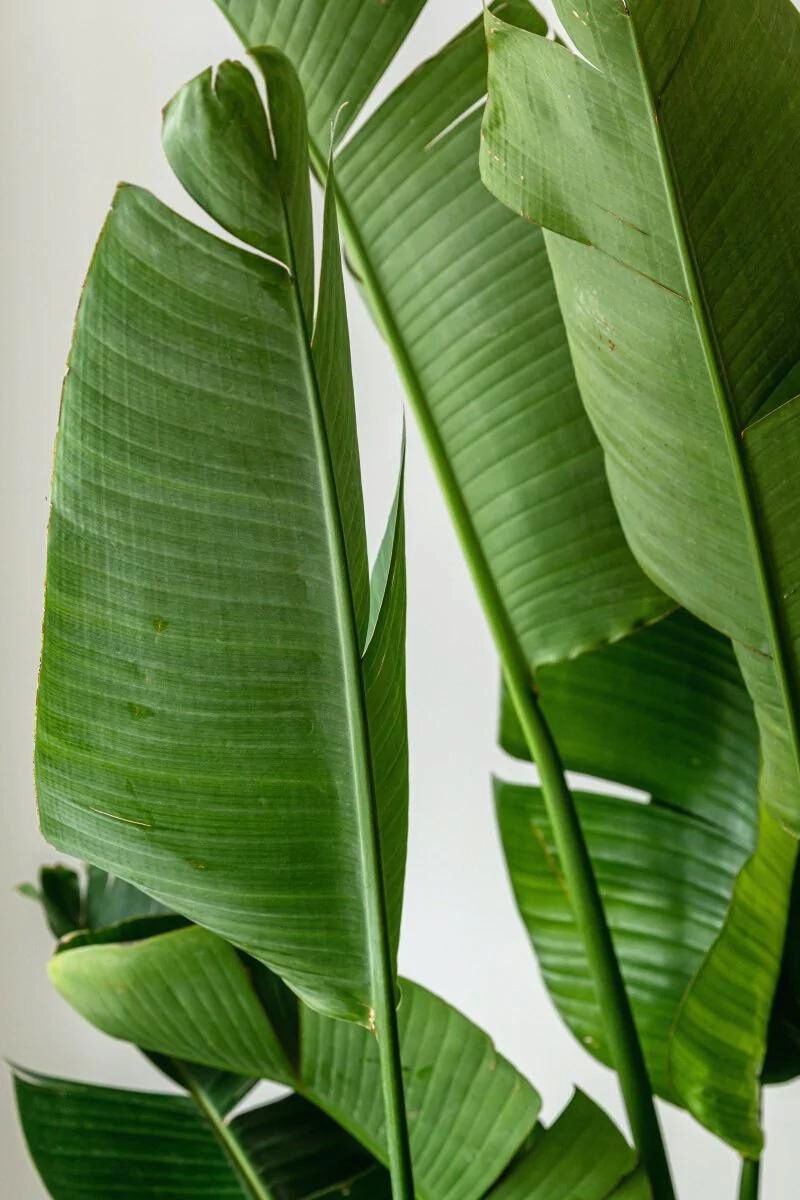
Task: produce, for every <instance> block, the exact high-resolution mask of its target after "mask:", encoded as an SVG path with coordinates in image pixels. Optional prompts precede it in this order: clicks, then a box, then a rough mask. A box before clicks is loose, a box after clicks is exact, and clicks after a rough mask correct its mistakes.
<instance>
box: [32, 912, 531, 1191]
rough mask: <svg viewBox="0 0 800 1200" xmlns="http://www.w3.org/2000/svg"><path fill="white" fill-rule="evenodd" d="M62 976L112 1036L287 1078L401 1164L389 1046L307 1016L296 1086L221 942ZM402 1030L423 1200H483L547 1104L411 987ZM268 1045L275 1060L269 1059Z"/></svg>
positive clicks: (347, 1026)
mask: <svg viewBox="0 0 800 1200" xmlns="http://www.w3.org/2000/svg"><path fill="white" fill-rule="evenodd" d="M198 963H199V964H200V967H199V968H198ZM209 963H211V964H213V968H209V966H208V964H209ZM51 977H52V978H53V982H54V983H55V985H56V987H57V988H58V989H59V991H60V992H61V994H62V995H63V996H64V997H65V998H66V999H67V1000H68V1001H69V1002H70V1004H72V1005H73V1007H75V1008H76V1009H77V1011H78V1012H80V1013H81V1015H82V1016H84V1017H86V1018H87V1020H89V1021H91V1022H92V1023H93V1024H95V1025H97V1026H99V1028H101V1029H103V1030H104V1031H105V1032H106V1033H110V1034H111V1035H112V1036H115V1037H120V1038H124V1039H126V1040H128V1041H133V1042H137V1043H138V1044H140V1045H143V1046H144V1047H145V1048H148V1049H157V1050H160V1051H162V1052H164V1053H167V1054H169V1055H171V1056H173V1057H178V1058H180V1057H182V1058H188V1059H190V1060H192V1061H193V1062H196V1063H201V1064H206V1065H207V1066H214V1067H218V1066H226V1067H233V1068H235V1069H237V1070H247V1071H257V1072H258V1073H260V1074H265V1075H267V1076H268V1077H269V1078H278V1079H283V1080H285V1081H287V1082H289V1083H290V1084H291V1086H293V1087H294V1088H295V1089H296V1091H298V1092H299V1093H301V1094H302V1095H303V1096H304V1097H305V1098H306V1099H308V1100H310V1101H312V1102H313V1103H314V1104H315V1105H317V1106H318V1107H319V1108H321V1109H323V1110H324V1111H325V1112H326V1113H327V1114H328V1115H329V1116H330V1117H332V1118H333V1119H334V1120H336V1121H337V1122H338V1123H339V1124H340V1125H341V1126H342V1127H343V1128H345V1129H346V1130H347V1131H348V1132H349V1133H350V1134H351V1135H353V1136H354V1137H355V1138H356V1139H357V1140H358V1141H359V1142H360V1143H361V1144H362V1145H363V1146H365V1147H366V1149H367V1150H368V1151H369V1152H370V1153H371V1154H373V1155H374V1156H375V1157H376V1158H377V1159H379V1160H380V1161H381V1162H384V1163H385V1162H386V1161H387V1157H388V1154H387V1133H386V1124H385V1117H384V1113H383V1107H382V1104H381V1099H380V1094H381V1093H380V1089H381V1074H380V1061H379V1057H380V1056H379V1047H378V1044H377V1041H376V1039H375V1037H374V1036H373V1035H372V1034H370V1033H368V1032H367V1031H366V1030H364V1029H362V1028H360V1027H359V1026H358V1025H354V1024H352V1023H349V1022H342V1021H335V1020H330V1019H328V1018H326V1017H322V1016H320V1015H319V1014H317V1013H315V1012H313V1010H311V1009H309V1008H306V1007H304V1006H301V1007H300V1052H299V1067H298V1069H297V1071H296V1072H295V1071H292V1072H291V1075H289V1074H287V1067H286V1063H285V1061H284V1062H283V1063H281V1062H279V1061H278V1057H277V1054H275V1052H274V1050H270V1049H269V1041H270V1039H269V1036H268V1035H267V1033H266V1032H265V1025H268V1024H270V1025H271V1027H272V1029H273V1030H277V1032H276V1033H275V1034H274V1041H277V1038H278V1037H280V1038H281V1040H283V1039H284V1037H285V1033H284V1030H283V1029H282V1028H280V1024H281V1018H280V1017H276V1016H275V1013H274V1009H273V1011H272V1012H270V1013H266V1014H262V1015H261V1018H260V1020H259V1019H258V1018H257V1017H256V1016H255V1015H254V1013H253V1007H252V1006H253V990H252V986H253V985H252V982H251V979H250V978H248V973H247V972H246V971H245V970H244V969H243V967H242V965H241V964H240V963H239V962H238V960H237V959H236V956H235V955H234V954H233V951H231V950H230V948H229V947H227V946H225V945H224V944H223V943H222V942H220V941H219V939H218V938H216V937H214V935H213V934H210V933H208V932H206V931H205V930H201V929H190V930H181V931H178V932H176V933H171V934H165V935H162V936H157V937H153V938H150V939H147V940H145V941H142V942H139V943H136V944H133V945H123V946H119V947H113V946H108V945H96V946H85V947H83V948H81V949H78V950H70V949H68V948H67V949H66V950H65V952H63V953H62V954H59V955H58V956H57V957H56V958H55V959H53V961H52V964H51ZM262 995H263V993H262ZM129 998H135V1002H134V1000H132V999H129ZM399 1021H400V1041H401V1055H402V1063H403V1074H404V1080H405V1092H406V1104H407V1108H408V1114H409V1126H410V1135H411V1148H412V1154H413V1163H414V1177H415V1184H416V1194H417V1195H418V1196H419V1197H421V1198H422V1200H477V1198H478V1197H480V1196H482V1195H483V1193H484V1191H485V1190H486V1188H488V1187H489V1186H490V1185H491V1184H492V1183H493V1182H494V1181H495V1180H496V1179H497V1178H498V1176H499V1175H500V1174H501V1172H502V1171H503V1170H504V1169H505V1167H506V1166H507V1165H508V1163H509V1162H510V1160H511V1159H512V1157H513V1156H514V1155H515V1153H516V1152H517V1150H518V1149H519V1147H520V1145H521V1144H522V1143H523V1142H524V1140H525V1138H526V1137H527V1135H528V1134H529V1132H530V1130H531V1129H532V1127H533V1125H534V1123H535V1121H536V1117H537V1114H538V1111H539V1099H538V1097H537V1095H536V1093H535V1092H534V1090H533V1088H532V1087H531V1086H530V1084H529V1083H527V1081H526V1080H524V1079H523V1078H522V1076H521V1075H519V1073H518V1072H517V1071H516V1070H515V1069H514V1068H513V1067H512V1066H511V1064H510V1063H508V1062H507V1061H506V1060H505V1059H504V1058H502V1057H501V1056H500V1055H498V1054H497V1052H496V1050H495V1049H494V1047H493V1046H492V1043H491V1042H490V1040H489V1038H488V1037H487V1036H486V1034H484V1033H483V1032H482V1031H481V1030H479V1029H478V1028H476V1026H474V1025H473V1024H472V1023H471V1022H470V1021H468V1020H467V1019H466V1017H464V1016H462V1015H461V1014H460V1013H458V1012H457V1011H456V1010H455V1009H453V1008H451V1007H450V1006H449V1005H447V1004H445V1003H444V1001H442V1000H440V999H438V997H436V996H434V995H432V994H431V993H430V992H428V991H426V990H425V989H424V988H422V987H419V986H418V985H416V984H413V983H410V982H408V981H403V983H402V1001H401V1005H400V1009H399ZM273 1044H274V1043H273ZM259 1045H262V1046H264V1047H265V1049H264V1050H263V1051H262V1053H261V1055H259V1056H258V1058H257V1060H256V1048H257V1047H258V1046H259ZM270 1055H271V1057H272V1062H270V1061H269V1059H270ZM176 1078H178V1079H180V1074H179V1073H178V1074H177V1075H176Z"/></svg>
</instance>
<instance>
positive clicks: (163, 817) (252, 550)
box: [37, 52, 407, 1036]
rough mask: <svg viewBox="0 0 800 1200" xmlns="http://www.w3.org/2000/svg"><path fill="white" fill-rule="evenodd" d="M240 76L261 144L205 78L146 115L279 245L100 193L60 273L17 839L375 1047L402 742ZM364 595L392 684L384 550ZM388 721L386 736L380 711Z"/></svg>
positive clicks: (387, 984) (245, 79) (291, 221)
mask: <svg viewBox="0 0 800 1200" xmlns="http://www.w3.org/2000/svg"><path fill="white" fill-rule="evenodd" d="M261 63H262V66H263V65H264V63H266V64H267V72H268V93H269V96H270V102H271V107H270V113H269V127H270V134H271V139H272V140H270V138H268V137H266V136H265V131H266V128H267V121H266V118H265V117H264V114H263V112H261V113H260V115H259V111H258V110H257V107H256V106H257V104H258V96H257V92H256V89H255V86H254V84H253V82H252V80H250V79H249V76H247V74H246V72H244V70H243V68H241V67H236V66H234V65H232V64H227V65H225V66H223V67H222V68H220V70H219V71H218V72H217V73H216V75H212V74H211V73H208V72H207V73H205V74H204V75H202V76H200V77H199V78H198V79H197V80H195V81H193V82H192V83H191V84H189V85H188V86H187V88H186V89H184V91H183V92H182V93H181V94H180V95H179V97H178V98H177V99H176V100H175V101H174V102H173V103H172V104H171V105H170V106H169V107H168V110H167V113H166V119H165V142H166V145H167V148H168V152H169V156H170V159H171V161H172V162H173V164H174V165H175V167H176V169H177V170H178V171H179V173H180V175H181V178H182V179H183V180H184V182H185V183H186V184H187V187H189V189H190V190H191V191H192V192H193V194H194V195H195V196H196V197H197V198H198V199H199V200H201V201H202V202H203V203H204V204H205V206H206V208H207V209H208V211H209V212H210V213H211V214H212V215H214V216H216V217H217V218H218V219H219V220H220V222H222V223H223V224H224V225H225V226H226V227H227V228H229V229H230V230H231V231H232V232H234V233H236V234H237V236H239V237H242V238H244V237H247V236H248V234H249V233H250V232H251V231H252V230H256V233H255V234H253V241H254V242H255V244H256V246H257V248H258V249H260V250H262V251H265V250H267V249H269V248H270V247H271V248H272V249H273V250H274V251H281V254H283V251H286V253H285V255H283V257H282V258H281V255H276V258H279V259H280V261H271V260H268V259H267V258H265V257H263V255H262V254H258V255H256V254H253V253H251V252H250V251H248V250H246V249H242V248H240V247H238V246H234V245H231V244H229V243H227V242H224V241H221V240H220V239H219V238H217V237H215V236H213V235H211V234H209V233H206V232H204V231H202V230H200V229H198V228H197V227H195V226H193V225H191V224H189V223H188V222H186V221H185V220H183V219H182V218H180V217H178V216H176V215H175V214H174V213H172V212H170V211H169V210H168V209H166V208H164V206H163V205H161V204H160V203H159V202H158V201H157V200H156V199H154V198H153V197H152V196H150V195H148V194H146V193H144V192H142V191H140V190H138V189H135V188H131V187H124V188H122V189H121V190H120V191H119V192H118V194H117V197H116V199H115V201H114V205H113V207H112V211H111V214H110V216H109V219H108V221H107V224H106V227H105V229H104V231H103V234H102V235H101V238H100V242H99V244H98V248H97V251H96V254H95V258H94V261H93V264H92V267H91V270H90V272H89V276H88V279H87V283H86V288H85V291H84V295H83V299H82V302H81V306H80V311H79V314H78V319H77V324H76V331H75V341H74V345H73V348H72V352H71V356H70V370H69V374H68V377H67V381H66V385H65V392H64V402H63V409H62V417H61V423H60V430H59V438H58V447H57V455H56V470H55V480H54V488H53V509H52V517H51V524H50V542H49V559H48V562H49V565H48V599H47V610H46V616H45V640H44V653H43V665H42V676H41V686H40V693H39V715H38V734H37V779H38V787H39V795H40V807H41V813H42V824H43V829H44V831H45V834H46V836H47V837H48V838H49V839H50V840H51V841H53V842H54V843H55V844H57V845H58V846H59V847H61V848H63V849H64V850H66V851H68V852H72V853H76V854H80V855H82V856H84V857H86V858H88V859H89V860H91V861H92V862H95V863H97V864H98V865H99V866H101V867H102V868H103V869H104V870H109V871H111V872H113V873H114V874H116V875H119V876H120V877H121V878H123V879H126V880H128V881H129V882H131V883H133V884H135V885H136V886H137V887H140V888H142V889H143V890H144V891H145V892H147V893H148V894H149V895H152V896H154V897H155V898H156V899H157V900H159V901H160V902H162V903H164V904H167V905H168V906H169V907H170V908H173V909H175V910H176V911H178V912H180V913H182V914H185V915H187V916H189V917H191V918H192V919H193V920H196V921H197V922H198V923H199V924H201V925H205V926H207V927H208V928H210V929H213V930H214V931H216V932H218V933H220V934H221V935H222V936H223V937H224V938H225V939H226V940H228V941H230V942H232V943H233V944H234V945H237V946H239V947H241V948H243V949H245V950H247V951H248V952H249V953H251V954H252V955H253V956H254V957H255V958H257V959H259V960H261V961H263V962H265V963H266V964H267V965H269V966H270V967H271V968H272V969H274V970H275V971H276V972H277V973H278V974H280V975H281V976H282V977H283V978H284V979H286V980H287V982H289V984H290V985H291V986H292V987H293V988H294V989H295V990H296V991H297V992H298V993H299V994H300V995H302V996H303V997H304V998H305V999H306V1000H307V1001H308V1002H309V1003H310V1004H312V1005H316V1006H317V1007H318V1008H320V1009H321V1010H322V1011H324V1012H326V1013H329V1014H332V1015H336V1016H340V1017H346V1018H350V1019H355V1020H359V1021H361V1022H363V1023H364V1024H369V1023H371V1022H372V1021H373V1020H374V1019H375V1016H374V1013H375V1012H376V1011H377V1012H378V1024H379V1026H380V1027H381V1029H385V1028H386V1027H387V1023H388V1022H389V1021H390V1009H389V1008H388V1007H387V1006H388V1005H389V1004H390V1003H391V1001H390V1000H389V997H390V996H392V981H391V972H392V966H391V947H392V946H394V945H396V942H397V931H398V928H399V920H400V899H401V890H402V873H403V865H404V856H405V846H404V843H402V844H401V839H404V831H405V806H406V802H407V799H406V795H405V794H404V789H403V780H404V778H405V776H404V767H403V765H402V764H403V763H404V760H405V755H406V744H405V733H404V730H405V726H404V722H403V720H402V719H399V720H398V721H397V722H395V725H394V726H393V729H392V731H391V734H389V733H388V732H387V731H385V730H384V729H383V727H382V719H381V712H380V711H378V710H377V703H378V701H377V700H376V701H375V703H373V704H372V707H371V701H370V697H371V696H372V694H373V692H374V691H375V688H374V685H373V682H372V681H373V677H374V675H375V668H374V665H373V664H371V663H369V662H368V661H366V660H363V661H362V654H361V645H360V634H359V628H358V626H359V622H361V623H362V624H363V623H364V622H365V620H366V585H365V581H364V579H363V574H364V569H365V568H364V561H365V560H364V557H363V554H362V553H361V551H360V549H359V545H360V543H359V539H360V538H361V536H362V534H363V514H361V513H359V514H355V515H353V514H352V513H351V512H349V511H348V510H346V509H345V508H343V506H344V505H352V504H355V503H356V502H357V499H358V498H359V497H358V492H357V488H356V487H355V485H354V484H353V483H352V477H353V474H354V472H355V470H356V467H357V463H358V457H357V449H356V447H355V445H354V444H353V439H354V437H355V426H354V422H353V420H352V414H350V415H347V414H339V419H338V425H336V426H335V428H334V425H335V422H333V421H332V420H331V413H330V405H328V406H327V407H326V395H327V396H328V399H329V400H330V399H331V397H334V396H335V397H336V398H337V400H338V402H341V403H343V404H348V403H351V402H352V390H351V384H350V382H349V379H344V380H341V379H340V380H338V381H337V382H335V385H334V381H333V367H332V365H331V362H330V361H328V363H327V367H326V368H325V371H324V372H322V381H321V380H320V378H319V377H318V375H317V367H318V366H319V364H320V363H322V364H323V365H324V363H325V360H326V358H327V359H330V356H331V355H332V354H333V353H334V351H336V352H338V350H339V349H340V348H341V345H342V341H343V338H344V334H345V329H346V325H345V318H344V314H343V312H342V311H341V304H342V295H341V287H340V286H339V285H338V284H337V283H336V275H335V268H334V266H333V265H332V261H331V260H332V255H333V254H334V253H335V247H336V236H335V230H333V229H332V222H333V216H334V213H333V207H332V206H331V205H329V206H328V220H327V231H326V235H325V239H324V241H325V253H324V262H325V267H324V272H323V292H322V294H321V296H320V304H319V312H318V327H319V329H322V330H324V329H325V328H328V329H329V330H333V331H334V332H333V334H331V335H330V337H329V336H328V335H324V336H323V335H322V334H321V335H320V336H321V342H320V344H318V346H317V347H316V348H315V349H314V350H312V346H311V343H310V331H309V326H308V309H309V303H308V299H307V297H306V296H305V291H306V277H307V275H308V274H309V271H308V266H309V263H308V255H309V253H310V235H309V229H308V213H309V211H310V210H309V201H308V180H307V177H306V181H305V185H304V186H305V191H304V192H303V195H304V196H305V199H303V200H302V202H301V192H302V191H303V186H302V185H301V179H300V173H299V168H298V162H300V163H303V162H305V156H306V150H305V138H304V135H303V131H304V129H305V116H304V113H303V111H302V108H301V97H300V95H299V88H298V85H297V83H296V81H294V82H293V76H292V73H291V68H290V67H289V65H288V63H287V62H286V60H284V59H282V58H281V57H280V56H279V55H278V54H277V52H270V54H269V55H262V56H261ZM229 128H234V129H235V131H236V132H235V136H233V135H231V136H228V137H226V136H224V134H225V131H226V130H227V129H229ZM272 142H274V144H275V145H276V146H277V147H278V158H277V159H275V160H273V159H272V158H271V154H272V151H271V148H270V147H271V145H272ZM287 158H288V161H286V160H287ZM243 180H244V181H246V182H247V183H248V186H250V187H251V190H250V191H249V192H247V193H245V192H244V191H243V188H244V186H245V185H244V183H243ZM243 197H244V199H245V200H246V205H245V206H244V207H245V208H246V209H247V213H248V214H249V216H248V220H249V221H250V224H249V225H248V227H246V228H245V227H244V226H243V225H242V224H241V220H240V218H241V217H242V213H243V211H244V208H243V207H242V205H241V204H239V207H238V208H237V200H238V201H241V200H242V198H243ZM259 231H260V232H259ZM276 231H277V232H276ZM278 235H280V237H279V242H276V241H275V240H274V239H275V237H277V236H278ZM270 239H272V240H270ZM284 263H286V264H288V269H287V265H283V264H284ZM326 345H327V349H326ZM337 363H338V365H337V368H336V369H337V370H339V371H340V372H344V373H347V369H348V365H349V364H348V363H347V361H345V360H344V358H343V356H341V355H338V359H337ZM334 387H335V390H334V391H331V388H334ZM348 439H349V441H348ZM345 477H346V478H348V479H350V481H351V483H350V485H349V486H348V487H345V486H344V485H343V482H342V481H343V479H344V478H345ZM398 528H399V523H398ZM392 578H393V580H394V583H393V586H392V588H391V589H390V590H389V591H388V592H387V595H386V598H385V604H386V606H387V617H386V621H387V623H388V624H390V625H391V630H392V634H391V637H390V638H389V639H388V641H386V642H385V644H384V646H383V653H384V654H385V655H386V656H387V657H386V663H387V665H386V670H387V671H393V672H396V673H397V675H398V677H399V678H401V679H402V670H403V668H402V650H403V647H402V637H401V634H400V630H401V625H402V621H401V616H402V614H401V612H400V610H401V608H402V588H403V569H402V563H401V562H400V559H399V557H398V561H397V567H396V570H395V571H394V573H393V576H392ZM359 596H360V597H361V598H360V599H359ZM390 611H391V612H392V613H393V614H394V616H393V618H392V620H391V621H389V617H388V614H389V612H390ZM398 614H400V615H398ZM367 657H369V653H368V654H367ZM378 691H380V689H378ZM393 705H394V709H393V710H392V711H396V713H397V714H398V715H399V716H401V715H402V709H403V698H402V696H401V695H400V693H399V691H397V692H396V694H395V695H394V697H393ZM387 711H389V710H388V708H387ZM386 746H389V747H390V749H391V752H392V754H393V756H395V758H396V760H397V764H398V765H396V767H395V769H394V770H393V771H392V772H389V773H388V775H387V766H386V762H385V761H384V758H385V754H386ZM381 788H385V789H386V795H385V796H382V795H379V794H378V792H379V790H380V789H381ZM389 807H391V809H392V821H391V822H387V823H386V828H384V829H382V830H380V831H379V830H378V829H377V818H378V815H379V813H381V812H385V811H386V810H387V809H388V808H389ZM379 839H380V853H381V854H382V856H383V858H384V860H385V861H386V862H387V863H389V864H391V870H390V871H389V875H390V878H391V882H390V887H389V891H390V893H391V894H390V896H389V898H388V900H387V899H386V898H385V897H384V895H383V889H382V883H381V875H380V869H379V853H378V840H379ZM378 975H380V979H379V978H378ZM387 1036H388V1034H387Z"/></svg>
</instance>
